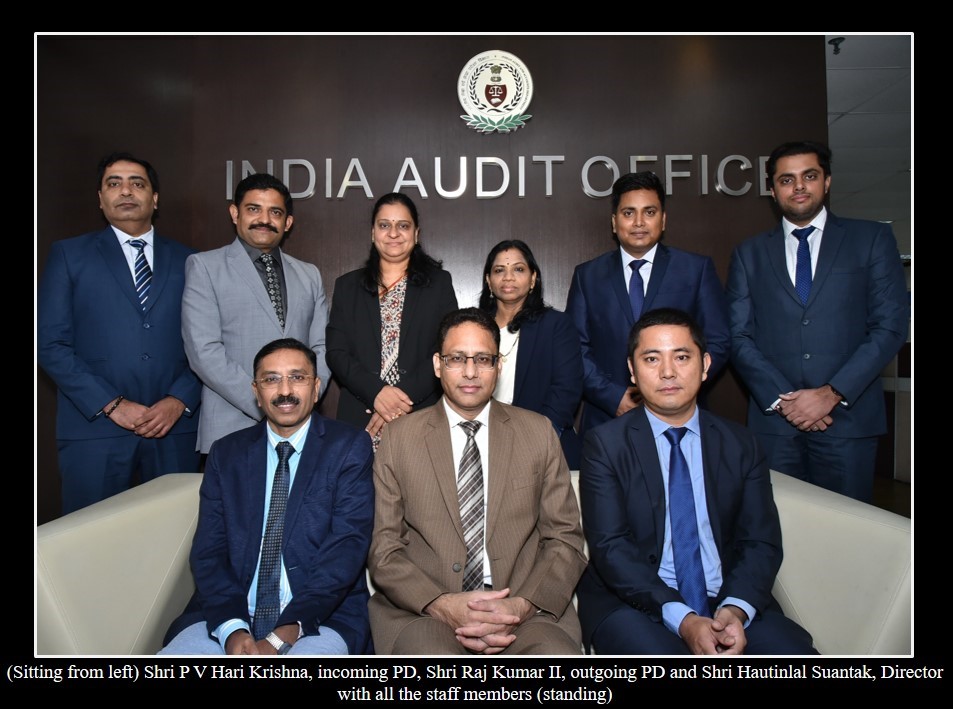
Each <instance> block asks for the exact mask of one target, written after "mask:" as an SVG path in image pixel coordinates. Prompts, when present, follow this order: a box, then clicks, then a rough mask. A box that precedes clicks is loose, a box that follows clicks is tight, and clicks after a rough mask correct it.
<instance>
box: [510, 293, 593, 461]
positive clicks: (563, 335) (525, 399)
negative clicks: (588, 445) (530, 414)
mask: <svg viewBox="0 0 953 709" xmlns="http://www.w3.org/2000/svg"><path fill="white" fill-rule="evenodd" d="M519 335H520V342H519V349H518V350H517V355H516V382H515V384H514V386H513V406H519V407H521V408H523V409H529V410H530V411H535V412H536V413H538V414H543V416H545V417H546V418H548V419H549V420H550V421H551V422H552V424H553V428H554V429H556V435H557V436H558V437H559V442H560V443H561V444H562V448H563V454H564V455H565V456H566V462H567V463H568V464H569V467H570V469H572V470H577V469H578V468H579V453H580V444H579V437H578V436H577V435H576V431H575V429H573V421H574V419H575V416H576V409H577V408H579V401H580V399H581V398H582V356H581V354H580V349H579V333H578V332H577V331H576V327H575V326H574V325H573V322H572V319H571V318H570V317H569V316H568V315H566V313H561V312H559V311H558V310H545V311H543V313H542V315H540V317H538V318H537V319H536V320H533V321H532V322H528V323H525V324H524V325H522V326H521V327H520V330H519Z"/></svg>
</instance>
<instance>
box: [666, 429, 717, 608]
mask: <svg viewBox="0 0 953 709" xmlns="http://www.w3.org/2000/svg"><path fill="white" fill-rule="evenodd" d="M687 430H688V429H687V428H670V429H668V430H667V431H665V438H667V439H668V442H669V443H670V444H671V445H672V453H671V456H670V458H669V463H668V508H669V519H670V520H671V523H672V555H673V556H674V557H675V578H676V580H677V581H678V592H679V593H680V594H681V596H682V599H683V600H684V601H685V603H686V605H688V606H690V607H691V608H692V610H694V611H695V612H696V613H698V615H704V616H710V615H711V613H710V612H709V610H708V592H707V590H706V585H705V568H704V567H703V566H702V553H701V545H700V544H699V542H698V519H697V518H696V517H695V496H694V494H693V493H692V477H691V473H690V472H689V470H688V461H687V460H685V455H684V454H683V453H682V449H681V446H680V443H681V441H682V436H684V435H685V432H686V431H687Z"/></svg>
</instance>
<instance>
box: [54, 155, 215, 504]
mask: <svg viewBox="0 0 953 709" xmlns="http://www.w3.org/2000/svg"><path fill="white" fill-rule="evenodd" d="M99 206H100V209H102V210H103V216H104V217H105V218H106V221H107V222H109V226H107V227H106V228H105V229H102V230H99V231H94V232H90V233H89V234H84V235H83V236H77V237H75V238H72V239H64V240H62V241H57V242H56V243H54V244H53V246H52V248H51V249H50V256H49V259H48V260H47V262H46V268H45V269H44V270H43V275H42V276H41V278H40V287H39V291H38V293H37V308H36V312H37V323H36V325H37V328H36V329H37V357H38V359H39V363H40V366H42V367H43V369H44V370H45V371H46V373H47V374H48V375H49V376H50V378H51V379H52V380H53V381H54V382H55V383H56V388H57V403H56V445H57V450H58V452H59V468H60V477H61V478H62V501H63V514H66V513H68V512H72V511H73V510H76V509H79V508H80V507H85V506H86V505H91V504H93V503H94V502H99V501H100V500H102V499H105V498H107V497H109V496H110V495H115V494H116V493H118V492H122V491H123V490H126V489H127V488H129V486H130V485H131V484H132V482H133V480H134V479H135V477H136V476H137V475H138V479H139V481H141V482H145V481H147V480H151V479H152V478H154V477H156V476H158V475H164V474H165V473H187V472H192V471H196V470H198V466H199V455H198V453H196V452H195V432H196V429H197V425H198V416H196V414H197V413H198V408H199V401H200V395H201V391H202V384H201V382H199V380H198V377H196V376H195V374H194V373H193V372H192V370H191V369H189V363H188V360H187V359H186V357H185V348H184V346H183V344H182V289H183V288H184V286H185V276H184V273H185V260H186V258H188V256H189V254H191V253H193V251H192V249H190V248H188V247H187V246H184V245H182V244H180V243H178V242H176V241H172V240H170V239H165V238H163V237H161V236H159V235H158V234H157V233H156V232H155V230H154V229H153V226H152V220H153V216H154V214H155V212H156V210H157V209H158V206H159V175H158V173H157V172H156V170H155V169H154V168H153V167H152V165H150V164H149V163H148V162H146V161H145V160H141V159H140V158H137V157H134V156H132V155H130V154H128V153H113V154H112V155H109V156H107V157H105V158H103V160H102V161H101V162H100V163H99Z"/></svg>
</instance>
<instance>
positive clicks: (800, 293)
mask: <svg viewBox="0 0 953 709" xmlns="http://www.w3.org/2000/svg"><path fill="white" fill-rule="evenodd" d="M812 231H814V227H813V226H806V227H804V228H802V229H795V230H793V231H792V232H791V233H792V234H794V236H796V237H797V266H795V268H794V290H795V292H796V293H797V297H798V298H800V300H801V305H807V299H808V296H810V295H811V281H812V280H813V276H812V274H811V248H810V246H808V243H807V237H809V236H810V235H811V232H812Z"/></svg>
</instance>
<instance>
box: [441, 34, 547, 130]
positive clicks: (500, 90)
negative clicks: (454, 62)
mask: <svg viewBox="0 0 953 709" xmlns="http://www.w3.org/2000/svg"><path fill="white" fill-rule="evenodd" d="M457 95H458V96H459V97H460V105H461V106H463V110H464V111H466V113H465V114H464V115H462V116H460V118H462V119H463V120H465V121H466V122H467V125H468V126H470V127H471V128H473V130H477V131H480V132H481V133H493V132H494V131H496V132H499V133H509V132H510V131H514V130H516V129H517V128H519V127H520V126H525V125H526V121H528V120H529V119H530V118H532V116H531V115H530V114H528V113H524V111H525V110H526V109H527V108H529V102H530V101H531V100H532V99H533V77H532V76H531V75H530V73H529V69H527V68H526V65H525V64H523V62H522V61H520V59H519V58H518V57H516V56H513V55H512V54H510V53H509V52H501V51H490V52H481V53H480V54H477V55H476V56H475V57H473V58H472V59H470V61H468V62H467V64H466V66H465V67H464V68H463V71H461V72H460V78H459V79H458V80H457Z"/></svg>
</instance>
